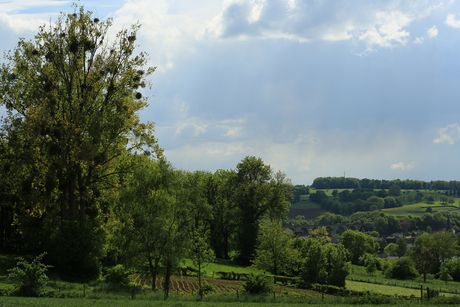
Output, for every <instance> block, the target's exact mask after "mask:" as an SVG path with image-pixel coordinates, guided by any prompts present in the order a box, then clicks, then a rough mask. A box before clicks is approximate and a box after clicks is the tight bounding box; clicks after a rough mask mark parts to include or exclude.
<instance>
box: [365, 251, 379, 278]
mask: <svg viewBox="0 0 460 307" xmlns="http://www.w3.org/2000/svg"><path fill="white" fill-rule="evenodd" d="M364 266H365V267H366V272H367V273H368V274H371V275H372V274H374V273H375V271H377V270H378V269H379V267H381V263H380V258H379V257H378V256H376V255H371V254H364Z"/></svg>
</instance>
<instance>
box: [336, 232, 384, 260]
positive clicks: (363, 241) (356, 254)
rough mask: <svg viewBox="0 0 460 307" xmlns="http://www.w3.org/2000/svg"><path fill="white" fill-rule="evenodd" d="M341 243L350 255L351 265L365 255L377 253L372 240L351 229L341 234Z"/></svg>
mask: <svg viewBox="0 0 460 307" xmlns="http://www.w3.org/2000/svg"><path fill="white" fill-rule="evenodd" d="M341 243H342V244H343V246H344V247H345V248H346V249H347V250H348V252H349V253H350V258H351V259H350V260H351V262H352V263H353V264H357V263H358V261H359V258H360V257H361V256H363V255H364V254H365V253H369V254H375V253H377V252H378V247H376V246H375V245H374V238H372V237H370V236H368V235H365V234H363V233H361V232H359V231H355V230H351V229H348V230H347V231H345V232H344V233H343V235H342V241H341Z"/></svg>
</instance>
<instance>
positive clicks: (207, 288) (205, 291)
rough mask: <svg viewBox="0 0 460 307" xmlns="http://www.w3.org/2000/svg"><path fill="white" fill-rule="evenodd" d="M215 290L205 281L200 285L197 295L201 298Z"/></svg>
mask: <svg viewBox="0 0 460 307" xmlns="http://www.w3.org/2000/svg"><path fill="white" fill-rule="evenodd" d="M215 290H216V289H215V287H214V286H213V285H211V284H209V283H207V282H206V281H203V282H202V283H201V287H200V290H198V295H200V296H201V297H203V296H205V295H208V294H209V293H213V292H214V291H215Z"/></svg>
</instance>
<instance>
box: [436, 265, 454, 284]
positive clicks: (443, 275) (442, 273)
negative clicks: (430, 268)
mask: <svg viewBox="0 0 460 307" xmlns="http://www.w3.org/2000/svg"><path fill="white" fill-rule="evenodd" d="M439 278H440V279H442V280H444V281H445V282H446V285H447V282H448V281H451V280H453V278H452V276H450V274H449V269H448V267H446V266H441V269H440V270H439Z"/></svg>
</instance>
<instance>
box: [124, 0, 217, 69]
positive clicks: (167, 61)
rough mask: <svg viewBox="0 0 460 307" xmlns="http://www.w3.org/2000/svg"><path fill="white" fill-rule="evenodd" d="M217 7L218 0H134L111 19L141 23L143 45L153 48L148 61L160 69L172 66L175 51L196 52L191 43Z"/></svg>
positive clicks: (140, 33)
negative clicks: (192, 0)
mask: <svg viewBox="0 0 460 307" xmlns="http://www.w3.org/2000/svg"><path fill="white" fill-rule="evenodd" d="M192 3H193V4H196V6H194V5H191V4H192ZM176 6H177V8H176ZM182 7H184V8H183V9H180V8H182ZM220 8H221V4H220V3H219V2H217V1H212V0H201V1H198V0H197V1H196V2H195V1H194V2H191V1H181V0H178V1H167V0H137V1H136V0H134V1H127V2H126V3H125V4H124V5H123V6H122V7H121V8H120V9H119V10H118V11H117V12H116V13H115V21H116V24H117V25H118V26H125V27H126V26H127V25H131V24H134V23H136V22H137V21H139V22H140V23H141V24H142V29H141V31H140V32H139V35H140V37H141V38H142V39H143V46H144V48H147V49H150V50H154V52H152V54H151V62H152V63H153V64H154V65H155V66H157V67H158V71H159V72H164V71H166V70H168V69H171V68H173V67H175V61H176V58H177V57H178V55H179V54H182V55H183V54H187V53H190V54H194V53H196V52H198V51H197V49H196V47H195V44H196V42H197V41H199V40H201V38H202V36H203V33H204V31H205V29H206V27H207V25H208V24H209V23H210V21H211V20H212V18H213V17H214V16H216V15H217V14H218V12H219V10H220Z"/></svg>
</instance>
